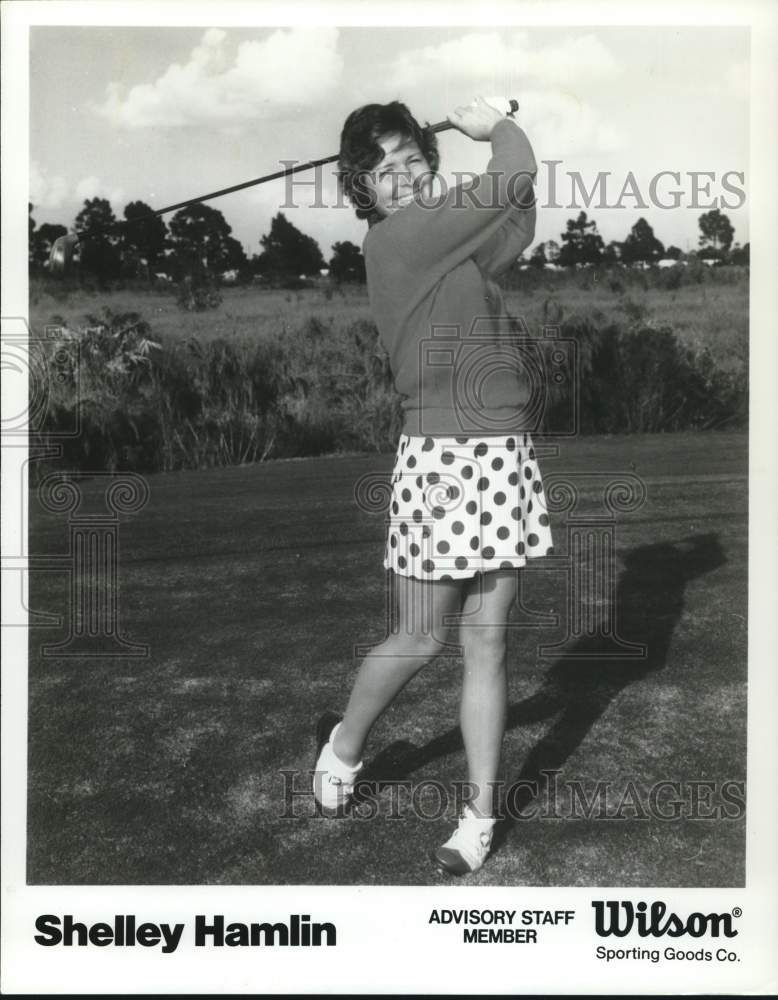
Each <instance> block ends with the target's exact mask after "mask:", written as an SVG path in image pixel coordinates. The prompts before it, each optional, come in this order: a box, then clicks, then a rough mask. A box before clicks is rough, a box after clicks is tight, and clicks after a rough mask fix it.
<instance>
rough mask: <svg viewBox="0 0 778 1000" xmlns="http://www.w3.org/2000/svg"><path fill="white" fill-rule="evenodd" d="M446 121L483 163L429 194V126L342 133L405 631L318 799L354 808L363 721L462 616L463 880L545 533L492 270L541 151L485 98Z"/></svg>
mask: <svg viewBox="0 0 778 1000" xmlns="http://www.w3.org/2000/svg"><path fill="white" fill-rule="evenodd" d="M449 121H450V122H451V123H452V124H453V125H455V126H456V127H457V128H458V129H459V130H460V131H462V132H463V133H464V134H465V135H467V136H469V137H470V138H471V139H474V140H476V141H481V142H487V141H488V142H491V146H492V157H491V160H490V161H489V165H488V168H487V171H486V173H485V174H483V175H482V176H481V177H472V178H471V179H470V181H469V182H468V183H465V184H463V185H460V186H458V187H455V188H451V189H450V190H448V191H443V192H440V191H439V192H437V194H436V195H433V187H434V184H433V178H434V174H435V172H436V170H437V167H438V152H437V144H436V139H435V136H434V135H433V134H432V133H431V132H430V131H429V130H428V129H425V128H422V127H421V126H420V125H419V124H418V122H417V121H416V120H415V118H413V116H412V115H411V113H410V112H409V110H408V109H407V108H406V107H405V105H403V104H401V103H399V102H393V103H391V104H386V105H379V104H370V105H367V106H365V107H362V108H359V109H357V110H356V111H354V112H353V113H352V114H351V115H350V116H349V117H348V119H347V120H346V123H345V125H344V128H343V132H342V135H341V145H340V156H339V163H338V170H339V173H338V176H339V181H340V184H341V186H342V189H343V191H344V193H345V194H346V195H347V197H348V198H349V200H350V201H351V202H352V204H353V205H354V206H355V208H356V210H357V214H358V215H359V216H360V217H361V218H364V219H366V220H367V222H368V224H369V230H368V233H367V236H366V238H365V242H364V253H365V262H366V267H367V279H368V292H369V296H370V305H371V308H372V312H373V317H374V319H375V323H376V326H377V328H378V332H379V336H380V339H381V342H382V343H383V345H384V347H385V349H386V351H387V353H388V355H389V359H390V364H391V370H392V375H393V377H394V382H395V387H396V389H397V390H398V392H399V393H400V394H401V395H402V397H403V398H402V408H403V411H404V424H403V429H402V434H401V436H400V440H399V444H398V448H397V456H396V461H395V466H394V475H393V482H392V497H391V520H390V524H389V528H388V532H387V540H386V552H385V558H384V567H385V569H388V570H390V571H391V572H392V573H393V574H394V576H395V579H394V584H395V591H396V597H397V607H398V615H399V621H398V625H399V628H398V629H397V632H396V633H393V634H392V635H391V636H390V637H389V638H387V639H385V640H384V641H383V642H382V643H381V644H380V645H378V646H376V647H374V648H373V649H372V650H371V652H370V653H369V654H368V655H367V656H366V657H365V659H364V661H363V662H362V665H361V667H360V669H359V672H358V674H357V677H356V680H355V683H354V687H353V689H352V691H351V697H350V699H349V702H348V706H347V708H346V712H345V715H344V716H343V718H342V720H341V721H340V722H339V723H338V724H337V725H336V726H335V727H334V728H333V729H332V730H331V732H329V733H324V734H321V738H320V744H319V750H318V758H317V761H316V769H315V774H314V794H315V796H316V800H317V802H318V805H319V808H320V809H321V811H322V812H324V813H325V814H327V815H338V814H341V813H342V812H343V811H344V810H345V809H346V808H347V806H348V804H349V802H350V800H351V797H352V795H353V792H354V785H355V782H356V781H357V779H358V775H359V772H360V770H361V768H362V755H363V748H364V745H365V741H366V740H367V737H368V734H369V733H370V729H371V727H372V726H373V724H374V723H375V721H376V719H377V718H378V717H379V715H380V714H381V713H382V712H383V711H384V709H386V708H387V707H388V705H389V704H390V703H391V702H392V700H393V699H394V698H395V696H396V695H397V694H398V692H399V691H400V690H401V689H402V688H403V686H404V685H405V684H406V683H407V682H408V681H409V680H410V679H411V678H412V677H413V676H414V675H415V674H416V673H417V672H418V671H419V670H420V669H421V667H423V666H424V665H425V664H426V663H428V662H429V661H430V660H431V659H433V658H434V657H435V655H436V654H437V653H439V652H440V651H441V649H442V648H443V646H444V644H445V641H446V633H447V623H446V616H450V615H452V614H455V615H457V614H461V616H462V618H461V623H460V628H459V642H460V645H461V646H462V651H463V657H464V678H463V685H462V700H461V710H460V723H461V728H462V736H463V739H464V746H465V754H466V757H467V768H468V780H469V782H470V783H471V786H472V788H473V789H474V794H473V797H472V798H471V799H470V800H469V802H468V803H467V804H466V805H465V807H464V809H463V812H462V816H461V818H460V820H459V825H458V828H457V829H456V831H455V832H454V834H453V836H452V837H451V838H450V839H449V840H448V841H446V843H445V844H443V845H442V846H441V847H438V848H437V849H436V850H435V851H434V852H433V860H434V862H435V864H436V865H437V866H438V868H440V869H441V870H442V871H444V872H448V873H450V874H454V875H463V874H466V873H468V872H471V871H475V870H476V869H478V868H480V867H481V865H482V864H483V863H484V860H485V859H486V857H487V855H488V853H489V849H490V846H491V840H492V829H493V826H494V823H495V805H496V804H495V803H494V801H493V799H494V782H495V781H496V779H497V772H498V768H499V762H500V751H501V746H502V740H503V734H504V730H505V719H506V709H507V672H506V623H507V620H508V615H509V611H510V608H511V606H512V604H513V601H514V599H515V597H516V584H517V569H518V568H519V567H521V566H524V565H525V564H526V560H527V559H529V558H532V557H534V556H543V555H546V554H548V553H550V552H551V534H550V529H549V522H548V515H547V513H546V503H545V497H544V492H543V485H542V480H541V476H540V470H539V469H538V464H537V460H536V457H535V452H534V450H533V445H532V440H531V438H530V435H529V433H527V430H526V423H527V416H526V413H527V403H528V401H529V398H530V390H531V388H532V387H531V386H530V385H529V384H528V379H527V369H526V368H525V367H524V366H522V364H521V362H520V353H519V350H518V347H517V345H516V334H515V332H514V333H511V328H510V324H509V321H508V320H507V317H506V316H505V313H504V309H503V303H502V298H501V295H500V291H499V289H498V287H497V286H496V285H495V284H494V283H493V281H492V279H493V278H495V277H496V276H498V275H499V274H500V273H501V272H502V271H504V270H506V269H507V268H508V267H509V266H510V264H511V263H513V262H514V261H515V260H516V258H517V257H518V256H519V254H520V253H521V252H522V251H523V250H524V249H525V248H526V247H527V246H528V245H529V244H530V243H531V242H532V239H533V236H534V230H535V208H534V195H533V188H532V183H533V179H534V175H535V171H536V165H535V159H534V156H533V152H532V148H531V146H530V144H529V141H528V140H527V137H526V135H525V134H524V132H523V131H522V130H521V129H520V128H519V127H518V126H517V125H516V124H515V122H513V121H512V120H510V119H508V118H505V117H503V116H502V114H501V113H500V112H499V111H497V110H496V109H495V108H493V107H492V106H491V105H489V104H487V103H486V102H485V101H483V100H482V99H480V98H479V99H477V100H476V102H475V103H474V104H473V105H471V106H469V107H462V108H458V109H457V110H456V111H454V113H453V114H452V115H450V116H449ZM325 741H326V742H325Z"/></svg>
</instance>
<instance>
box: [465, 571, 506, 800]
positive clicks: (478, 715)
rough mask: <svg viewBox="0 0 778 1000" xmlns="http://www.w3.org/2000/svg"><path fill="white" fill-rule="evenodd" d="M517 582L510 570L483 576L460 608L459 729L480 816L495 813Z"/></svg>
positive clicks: (477, 578)
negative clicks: (511, 615) (508, 625)
mask: <svg viewBox="0 0 778 1000" xmlns="http://www.w3.org/2000/svg"><path fill="white" fill-rule="evenodd" d="M516 583H517V581H516V573H515V571H513V570H502V571H496V572H489V573H485V574H483V576H482V577H480V578H479V577H476V578H475V579H474V580H473V581H472V583H471V584H470V586H469V587H468V589H467V591H466V593H465V596H464V601H463V605H462V616H463V621H462V624H461V625H460V629H459V641H460V643H461V644H462V648H463V654H464V676H463V680H462V703H461V709H460V724H461V727H462V737H463V739H464V744H465V755H466V757H467V766H468V772H469V773H468V780H469V781H470V782H472V784H473V785H474V786H475V789H476V793H475V798H474V799H473V801H472V802H471V805H472V807H473V809H474V811H475V812H476V813H477V814H478V815H481V816H491V815H492V813H493V804H492V795H493V782H494V781H496V779H497V773H498V770H499V766H500V753H501V750H502V740H503V735H504V733H505V719H506V712H507V706H508V676H507V666H506V658H505V650H506V629H505V626H506V623H507V620H508V615H509V613H510V608H511V606H512V604H513V602H514V600H515V599H516ZM485 626H486V627H485Z"/></svg>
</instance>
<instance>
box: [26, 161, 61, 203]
mask: <svg viewBox="0 0 778 1000" xmlns="http://www.w3.org/2000/svg"><path fill="white" fill-rule="evenodd" d="M69 193H70V192H69V191H68V185H67V181H66V180H65V178H64V177H58V176H55V177H52V176H50V175H49V174H48V172H47V171H46V169H45V167H41V165H40V164H39V163H38V162H37V160H33V161H32V163H31V164H30V201H31V202H32V204H33V205H34V206H35V208H59V206H60V205H61V204H62V203H63V202H64V201H66V200H67V198H68V195H69Z"/></svg>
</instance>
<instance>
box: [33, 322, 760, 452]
mask: <svg viewBox="0 0 778 1000" xmlns="http://www.w3.org/2000/svg"><path fill="white" fill-rule="evenodd" d="M545 312H546V318H547V319H548V318H549V313H550V310H549V308H548V307H546V308H545ZM55 318H56V317H55ZM552 318H553V317H552ZM88 319H89V321H90V322H89V324H88V325H87V326H85V327H69V326H68V325H67V324H66V323H64V322H62V323H61V325H60V327H59V330H58V332H57V334H56V336H54V337H53V338H50V339H49V341H48V342H47V351H48V357H49V362H48V363H49V374H50V378H49V386H50V391H49V399H48V404H49V405H48V409H47V411H46V418H45V423H44V425H43V426H42V427H41V428H40V431H39V434H40V436H41V437H42V438H45V436H46V434H47V433H50V432H54V431H58V430H60V429H61V428H65V427H71V426H73V425H74V424H75V422H76V420H78V422H79V425H80V433H79V435H78V436H77V437H74V438H71V439H68V440H67V441H65V452H64V455H63V457H62V463H61V464H63V465H64V466H65V467H66V468H70V469H78V470H82V471H90V470H98V469H107V470H135V471H139V472H155V471H173V470H178V469H199V468H208V467H214V466H225V465H236V464H241V463H245V462H257V461H263V460H266V459H270V458H280V457H294V456H304V455H319V454H325V453H330V452H337V451H378V452H388V451H392V450H393V449H394V448H395V447H396V443H397V437H398V434H399V432H400V429H401V426H402V411H401V408H400V400H399V397H398V395H397V393H396V392H395V390H394V386H393V379H392V374H391V371H390V368H389V363H388V358H387V356H386V354H385V352H384V351H383V349H382V348H381V346H380V343H379V341H378V336H377V333H376V329H375V327H374V325H373V324H372V323H371V322H369V321H367V320H364V319H357V320H354V321H350V322H345V323H342V322H337V321H325V320H322V319H317V318H310V319H308V320H306V321H304V322H302V323H301V324H299V325H297V326H295V327H293V328H288V329H286V330H285V332H284V333H283V334H282V335H281V336H279V337H277V338H274V339H270V338H262V339H256V340H254V341H246V340H236V339H234V338H233V339H228V338H224V337H218V338H210V339H203V338H197V337H189V338H187V339H182V338H180V337H176V338H168V339H165V338H162V337H159V336H158V335H154V334H153V332H152V329H151V324H150V323H149V322H148V321H147V320H145V319H144V318H143V317H141V316H140V315H139V314H138V313H136V312H129V313H119V314H114V313H112V312H111V311H110V310H109V309H107V308H105V309H104V310H103V312H102V315H101V316H99V317H96V316H94V315H91V314H90V315H89V316H88ZM560 334H561V336H562V337H566V338H571V339H572V340H574V341H575V343H576V345H577V349H578V350H577V354H578V358H579V369H578V372H577V379H576V380H575V381H574V379H573V377H572V376H573V375H574V374H575V373H574V372H572V370H571V371H569V372H568V376H569V377H568V379H567V380H566V382H564V383H562V384H561V385H556V384H555V383H554V382H553V380H552V379H551V378H549V379H548V381H547V387H548V388H547V392H548V396H547V399H548V405H547V406H546V410H545V415H544V419H543V424H542V426H541V427H540V428H539V429H540V430H541V431H544V430H545V431H546V432H549V431H553V430H555V429H557V428H558V427H559V426H560V423H561V424H565V422H566V421H567V423H569V420H568V418H567V415H568V414H569V412H570V410H571V406H572V404H573V403H574V402H575V403H577V408H578V414H579V422H578V427H579V428H580V430H581V432H582V433H586V434H597V433H634V432H644V431H654V432H656V431H675V430H688V429H700V430H702V429H708V428H723V427H742V426H744V425H745V423H746V420H747V404H748V384H747V369H742V368H740V369H737V368H732V367H728V366H727V365H722V364H720V363H719V362H718V360H717V359H716V358H715V357H714V355H713V354H712V352H711V351H709V350H708V349H707V348H704V349H702V350H694V349H692V348H690V347H688V346H686V345H684V344H683V343H682V342H681V340H680V339H679V338H678V336H677V335H676V334H675V332H674V331H673V330H672V329H671V328H670V327H669V326H658V325H657V324H655V323H652V322H649V321H647V320H646V317H645V314H644V312H643V311H642V310H639V309H638V310H634V311H633V314H632V319H631V320H625V321H614V322H610V323H598V322H594V321H593V320H591V319H575V318H574V319H572V320H569V321H566V320H562V322H561V328H560ZM539 350H540V351H541V352H542V354H543V355H544V356H545V363H546V367H547V370H548V371H551V370H552V363H551V360H552V359H551V352H552V351H553V350H554V344H553V342H551V341H549V342H548V343H544V342H542V341H540V342H539ZM572 385H575V388H574V389H571V386H572ZM571 393H574V394H575V398H571ZM37 465H41V463H36V466H37Z"/></svg>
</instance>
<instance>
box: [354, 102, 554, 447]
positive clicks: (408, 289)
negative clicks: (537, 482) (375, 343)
mask: <svg viewBox="0 0 778 1000" xmlns="http://www.w3.org/2000/svg"><path fill="white" fill-rule="evenodd" d="M491 144H492V156H491V159H490V161H489V164H488V167H487V170H486V172H485V173H484V174H482V175H481V176H480V177H478V178H476V179H475V181H474V182H473V183H472V184H467V185H460V186H458V187H456V188H451V189H450V190H448V191H447V192H446V194H445V197H443V198H441V199H440V200H438V201H437V202H435V204H434V205H432V204H425V203H419V204H417V203H415V202H413V203H411V204H409V205H407V206H405V207H404V208H401V209H399V210H398V211H397V212H395V213H393V214H392V215H390V216H388V217H387V218H385V219H383V220H382V221H381V222H379V223H377V224H375V225H373V226H372V227H371V228H370V229H369V231H368V233H367V236H366V237H365V241H364V244H363V250H364V255H365V263H366V268H367V282H368V295H369V299H370V306H371V309H372V313H373V318H374V320H375V323H376V326H377V328H378V333H379V338H380V340H381V343H382V344H383V346H384V348H385V349H386V351H387V353H388V355H389V362H390V365H391V370H392V375H393V377H394V384H395V388H396V389H397V391H398V392H399V393H400V394H401V396H402V397H403V398H402V402H401V406H402V408H403V410H404V412H405V417H404V421H403V431H404V433H406V434H411V435H425V436H431V437H441V436H446V437H447V436H458V435H464V436H470V435H473V434H477V435H479V436H484V435H498V434H499V435H502V434H511V433H514V432H518V431H519V430H521V429H525V430H526V429H527V428H526V427H523V428H522V421H523V420H524V419H525V415H526V409H527V403H528V401H529V399H530V395H531V394H530V386H529V381H528V378H527V375H526V369H525V367H524V365H523V364H522V363H521V352H520V350H519V348H518V346H517V342H516V334H515V333H514V332H511V329H510V324H509V322H508V319H507V316H506V315H505V309H504V305H503V301H502V296H501V293H500V290H499V288H498V286H497V285H496V284H495V283H494V281H493V279H494V278H495V277H497V276H498V275H499V274H500V273H501V272H502V271H504V270H505V269H506V268H507V267H509V266H510V264H511V263H512V262H513V261H514V260H515V259H516V258H517V257H518V256H519V254H520V253H521V252H522V251H523V250H524V249H525V248H526V247H527V246H528V245H529V244H530V243H531V242H532V239H533V237H534V234H535V207H534V204H533V205H532V207H530V208H527V207H524V208H522V207H521V205H520V204H519V202H523V204H524V205H527V204H528V202H530V201H533V202H534V198H533V197H532V193H531V181H530V180H529V177H531V176H532V177H534V174H535V170H536V166H535V160H534V156H533V153H532V149H531V147H530V144H529V142H528V140H527V137H526V136H525V134H524V132H523V131H522V130H521V129H520V128H519V127H518V126H517V125H516V124H515V123H514V122H512V121H511V120H510V119H507V118H506V119H503V120H502V121H500V122H498V123H497V124H496V125H495V127H494V129H493V131H492V134H491ZM519 175H522V176H523V180H521V181H517V178H518V177H519Z"/></svg>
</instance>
